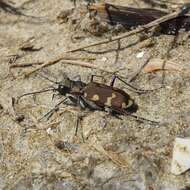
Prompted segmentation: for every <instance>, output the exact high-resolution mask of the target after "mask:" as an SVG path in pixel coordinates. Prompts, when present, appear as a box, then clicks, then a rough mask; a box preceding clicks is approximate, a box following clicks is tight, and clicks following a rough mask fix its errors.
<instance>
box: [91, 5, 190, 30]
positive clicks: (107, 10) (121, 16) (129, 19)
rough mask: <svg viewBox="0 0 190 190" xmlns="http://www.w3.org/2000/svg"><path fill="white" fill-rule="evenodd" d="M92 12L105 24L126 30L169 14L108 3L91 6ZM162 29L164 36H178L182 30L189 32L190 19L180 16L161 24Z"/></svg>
mask: <svg viewBox="0 0 190 190" xmlns="http://www.w3.org/2000/svg"><path fill="white" fill-rule="evenodd" d="M90 10H91V11H95V12H96V13H97V15H98V16H99V17H100V19H101V20H102V21H103V22H107V23H109V24H111V25H117V24H120V25H122V26H123V27H125V28H126V29H132V28H135V27H138V26H140V25H145V24H148V23H149V22H152V21H154V20H156V19H158V18H160V17H162V16H165V15H167V14H168V13H167V12H164V11H160V10H156V9H139V8H132V7H124V6H118V5H112V4H108V3H105V4H94V5H91V6H90ZM160 27H161V32H162V33H164V34H177V33H178V31H179V30H180V29H183V30H185V31H189V30H190V17H189V16H185V15H180V16H179V17H177V18H175V19H171V20H169V21H166V22H164V23H162V24H160Z"/></svg>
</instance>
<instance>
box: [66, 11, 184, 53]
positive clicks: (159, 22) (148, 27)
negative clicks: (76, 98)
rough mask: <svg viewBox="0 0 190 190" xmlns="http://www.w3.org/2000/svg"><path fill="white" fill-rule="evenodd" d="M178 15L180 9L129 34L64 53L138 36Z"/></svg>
mask: <svg viewBox="0 0 190 190" xmlns="http://www.w3.org/2000/svg"><path fill="white" fill-rule="evenodd" d="M180 14H181V9H179V10H177V11H176V12H173V13H171V14H168V15H165V16H163V17H161V18H159V19H156V20H154V21H152V22H150V23H148V24H145V25H142V26H139V27H138V28H136V29H134V30H131V31H129V32H125V33H124V34H121V35H119V36H115V37H112V38H110V39H105V40H102V41H99V42H95V43H91V44H89V45H83V46H80V47H77V48H74V49H71V50H68V51H66V53H69V52H76V51H79V50H83V49H85V48H89V47H94V46H97V45H101V44H106V43H110V42H113V41H116V40H120V39H122V38H126V37H129V36H132V35H135V34H138V33H140V32H143V31H145V30H148V29H150V28H152V27H155V26H158V25H159V24H161V23H163V22H166V21H168V20H171V19H174V18H176V17H178V16H179V15H180Z"/></svg>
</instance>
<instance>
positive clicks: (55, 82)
mask: <svg viewBox="0 0 190 190" xmlns="http://www.w3.org/2000/svg"><path fill="white" fill-rule="evenodd" d="M39 75H40V76H41V77H42V78H44V79H46V80H48V81H50V82H52V83H54V84H59V83H58V82H57V81H54V80H52V79H49V78H48V77H46V76H44V75H42V74H39Z"/></svg>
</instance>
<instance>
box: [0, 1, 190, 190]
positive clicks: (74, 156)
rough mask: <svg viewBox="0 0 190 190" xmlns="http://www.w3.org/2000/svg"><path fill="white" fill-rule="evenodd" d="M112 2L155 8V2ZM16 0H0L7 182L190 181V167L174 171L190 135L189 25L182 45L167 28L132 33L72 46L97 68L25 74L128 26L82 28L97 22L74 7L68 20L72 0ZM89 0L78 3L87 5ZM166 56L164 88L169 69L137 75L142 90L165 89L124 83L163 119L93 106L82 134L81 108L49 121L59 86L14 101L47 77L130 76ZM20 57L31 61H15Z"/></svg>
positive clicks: (0, 160) (5, 185) (54, 185)
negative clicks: (175, 156) (176, 145)
mask: <svg viewBox="0 0 190 190" xmlns="http://www.w3.org/2000/svg"><path fill="white" fill-rule="evenodd" d="M2 2H5V1H2ZM106 2H110V3H115V4H118V5H126V6H133V7H148V8H150V7H151V6H150V5H149V4H146V1H133V0H127V1H126V0H125V1H124V0H112V1H111V0H110V1H106ZM6 3H7V5H9V6H8V7H5V5H4V6H2V5H1V3H0V24H1V27H0V80H1V82H0V189H40V190H42V189H56V190H59V189H69V190H71V189H73V190H74V189H86V190H87V189H105V190H106V189H110V190H111V189H114V190H115V189H126V190H143V189H149V190H150V189H152V190H153V189H155V190H170V189H171V190H180V189H182V188H184V187H185V186H186V185H188V184H189V180H190V175H189V172H186V173H184V174H183V175H179V176H174V175H172V174H171V173H170V169H171V159H172V149H173V142H174V139H175V137H177V136H189V135H190V124H189V123H190V116H189V115H190V104H189V102H190V74H189V70H190V61H189V53H190V39H189V37H188V34H187V33H180V35H179V36H178V38H177V40H176V43H175V46H174V47H172V48H170V46H171V43H172V41H173V40H174V36H171V35H170V36H169V35H158V36H153V37H147V38H145V39H144V40H142V35H134V36H131V37H128V38H125V39H122V40H121V41H120V44H119V45H118V42H112V43H108V44H103V45H99V46H95V47H92V48H89V49H87V51H78V52H74V53H69V54H67V56H69V59H72V60H75V61H76V62H77V63H78V62H80V63H81V62H82V63H84V62H85V63H86V62H87V63H90V64H91V65H93V66H94V67H96V69H93V68H86V67H82V66H79V65H78V66H77V65H71V64H69V61H68V64H65V62H64V61H59V62H58V63H56V64H53V65H50V66H48V67H46V68H44V69H42V70H40V71H37V72H35V73H33V74H31V75H30V76H29V77H27V78H24V77H23V75H24V74H25V73H26V72H28V71H31V69H34V68H36V67H38V66H39V65H41V64H43V63H47V62H49V61H52V60H54V59H55V58H57V57H59V56H60V55H62V54H63V52H65V51H67V50H70V49H72V48H76V47H79V46H81V45H84V44H89V43H91V42H96V41H98V40H102V39H105V38H106V37H110V36H113V35H117V34H118V33H119V34H120V32H119V31H117V32H116V33H115V32H114V31H112V30H111V31H110V32H107V30H103V31H102V30H101V34H102V35H94V34H92V33H91V34H90V33H89V31H88V32H87V31H86V30H85V31H83V30H82V29H84V28H86V27H87V26H88V25H87V24H85V22H86V23H89V20H88V19H87V18H84V19H82V21H81V18H80V16H77V15H75V18H77V19H80V21H81V22H79V23H78V20H76V21H75V20H74V19H73V20H72V18H73V17H72V18H71V16H70V15H69V14H66V16H65V15H64V16H65V17H67V16H68V18H66V20H62V21H61V22H60V18H59V20H58V19H57V16H58V15H60V13H61V12H62V11H63V10H70V9H72V8H73V2H72V1H70V0H64V1H62V0H57V1H52V0H49V1H46V0H41V1H35V0H12V1H10V2H9V1H6ZM81 3H83V2H82V1H77V9H78V7H79V4H81ZM167 5H168V9H170V10H171V9H173V8H175V7H176V6H177V5H176V3H175V2H174V1H173V2H172V1H169V0H168V3H167ZM156 6H157V7H156V8H158V9H159V8H162V7H159V6H158V5H156ZM72 16H73V15H72ZM84 16H85V15H84ZM71 20H72V21H71ZM76 22H77V23H78V25H77V23H76ZM79 25H80V26H83V27H79ZM84 26H85V27H84ZM88 27H89V26H88ZM88 27H87V28H88ZM102 32H105V33H102ZM140 39H141V41H140ZM118 46H119V47H120V50H118ZM169 48H170V52H169V54H168V49H169ZM67 58H68V57H67ZM166 58H167V62H166V67H167V70H166V71H165V72H164V88H159V87H160V86H161V85H162V82H163V72H162V70H161V71H158V72H154V73H147V72H145V71H143V72H141V73H140V74H139V75H138V76H137V77H135V78H134V79H133V80H132V82H131V84H132V85H133V86H135V87H138V88H141V89H155V88H159V89H158V90H155V91H153V92H148V93H145V94H141V95H139V94H137V93H135V92H132V91H129V90H128V88H127V86H126V85H125V84H124V83H122V82H121V81H119V80H118V81H117V82H116V84H115V86H117V87H118V88H121V89H123V90H124V91H126V92H127V93H129V94H130V96H131V97H133V99H134V100H135V102H136V103H137V104H138V106H139V109H138V111H137V113H136V115H138V116H140V117H144V118H147V119H150V120H154V121H159V122H160V125H159V126H153V125H150V124H148V123H147V122H138V121H136V120H135V119H134V118H132V117H130V116H121V119H118V118H116V117H114V116H108V114H107V113H105V112H101V111H94V112H90V111H87V113H85V116H84V117H83V118H82V120H81V122H80V125H79V129H78V133H77V136H75V128H76V122H77V116H78V115H79V113H81V110H80V108H77V107H73V106H72V105H69V106H65V105H64V104H63V105H61V106H60V108H59V110H57V111H56V112H54V113H53V115H52V116H51V117H50V118H49V119H48V120H47V118H43V119H42V120H41V121H39V119H40V118H42V117H43V115H44V114H45V113H47V112H48V111H49V110H50V109H52V108H53V107H54V106H55V105H56V104H57V103H58V102H59V101H60V100H62V99H63V97H57V96H56V97H54V99H53V100H52V92H47V93H43V94H37V95H35V96H34V95H33V96H26V97H23V98H22V99H21V100H20V101H19V102H18V103H17V102H15V101H14V100H15V99H14V98H17V97H18V96H20V95H22V94H24V93H28V92H33V91H37V90H42V89H44V88H46V87H49V86H51V85H52V83H51V82H50V81H48V80H47V79H45V78H44V77H42V75H44V76H46V77H48V78H49V79H51V80H54V81H60V80H61V78H62V75H63V73H66V74H67V75H68V76H69V78H71V79H76V78H77V76H78V75H80V76H81V80H82V81H84V82H89V80H90V77H91V75H93V74H96V75H101V76H103V79H101V78H97V79H96V80H97V81H99V82H100V81H101V80H103V81H104V82H105V83H108V84H109V83H110V81H111V77H112V74H110V73H108V72H106V71H110V72H113V73H114V72H116V71H117V74H118V75H119V76H122V77H124V78H125V80H126V81H130V80H131V79H132V78H133V77H134V74H135V73H136V72H137V71H138V69H139V68H140V67H141V66H142V65H143V64H144V63H145V62H146V61H147V60H149V64H151V63H152V64H153V61H155V59H156V60H157V61H156V63H157V62H162V61H163V60H164V59H166ZM16 64H30V66H27V67H14V65H16ZM167 64H168V65H167ZM31 65H32V66H31ZM10 66H11V67H12V68H10ZM20 118H21V119H20Z"/></svg>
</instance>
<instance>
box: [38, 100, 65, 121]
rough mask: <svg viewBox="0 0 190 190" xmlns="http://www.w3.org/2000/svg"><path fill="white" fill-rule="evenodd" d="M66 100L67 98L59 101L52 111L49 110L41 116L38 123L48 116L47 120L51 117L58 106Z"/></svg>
mask: <svg viewBox="0 0 190 190" xmlns="http://www.w3.org/2000/svg"><path fill="white" fill-rule="evenodd" d="M67 99H68V97H66V98H64V99H63V100H61V101H60V102H59V103H58V104H56V105H55V107H54V108H53V109H51V110H50V111H48V112H47V113H46V114H45V115H43V116H42V117H41V118H40V119H39V120H38V121H41V120H42V119H43V118H45V117H46V116H48V115H49V116H48V119H49V118H50V117H51V116H52V114H53V112H54V111H56V110H57V109H58V108H59V106H60V105H61V104H63V103H64V102H66V100H67Z"/></svg>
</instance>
